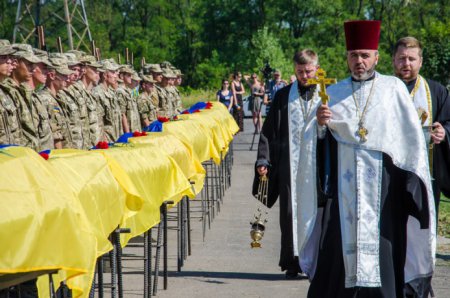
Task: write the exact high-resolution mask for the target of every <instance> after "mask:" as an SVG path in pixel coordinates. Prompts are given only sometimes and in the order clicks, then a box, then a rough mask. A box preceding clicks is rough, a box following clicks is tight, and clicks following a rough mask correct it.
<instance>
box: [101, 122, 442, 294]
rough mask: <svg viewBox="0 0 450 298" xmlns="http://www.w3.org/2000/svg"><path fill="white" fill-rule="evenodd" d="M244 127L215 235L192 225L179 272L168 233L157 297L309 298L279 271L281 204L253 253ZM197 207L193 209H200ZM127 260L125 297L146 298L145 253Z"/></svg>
mask: <svg viewBox="0 0 450 298" xmlns="http://www.w3.org/2000/svg"><path fill="white" fill-rule="evenodd" d="M245 124H246V127H245V128H246V131H245V132H244V133H240V134H238V135H237V136H236V138H235V140H234V166H233V171H232V185H231V188H230V189H229V190H228V191H227V192H226V195H225V197H224V200H223V205H222V206H221V210H220V213H219V214H218V215H217V216H216V217H215V219H214V220H213V222H212V224H211V229H209V230H208V229H207V231H206V237H205V241H203V239H202V232H201V222H200V221H199V220H198V219H193V220H192V229H193V230H192V237H193V239H192V255H190V256H188V258H187V260H186V261H185V264H184V267H183V268H182V270H181V272H177V268H176V233H175V231H173V230H171V231H169V245H170V247H169V270H170V273H169V284H168V289H167V290H163V289H162V286H163V284H162V278H160V279H159V291H158V293H157V296H158V297H186V298H189V297H195V298H200V297H306V294H307V291H308V285H309V283H308V281H306V280H285V278H284V273H282V272H280V269H279V267H278V257H279V249H280V247H279V242H280V231H279V224H278V204H276V205H275V206H274V207H273V208H272V209H270V210H268V214H267V219H268V223H267V224H266V233H265V235H264V238H263V240H262V246H263V247H262V248H260V249H251V248H250V242H251V241H250V221H251V220H252V218H253V215H254V214H255V212H256V209H257V208H258V206H261V205H260V204H259V203H258V202H257V201H256V200H255V199H254V198H253V197H252V196H251V194H250V190H251V181H252V178H253V165H254V161H255V157H256V151H255V150H256V147H257V146H256V145H255V147H254V150H253V151H249V148H250V145H251V140H252V136H253V134H252V130H253V128H252V124H251V121H250V120H249V119H246V123H245ZM256 141H257V140H256ZM193 204H194V206H193V207H194V208H195V204H196V203H195V202H194V203H193ZM197 206H198V205H197ZM195 215H196V214H195V213H194V214H193V216H195ZM154 237H155V236H154ZM133 242H140V239H139V238H138V239H136V240H135V241H133ZM440 242H441V241H440ZM442 245H444V246H445V247H446V246H447V245H448V244H447V243H443V244H442ZM442 245H441V246H442ZM449 249H450V246H449ZM124 254H125V260H124V262H123V263H124V264H123V265H124V288H125V291H124V294H125V297H142V293H143V273H142V272H143V261H142V260H138V259H137V257H138V256H142V254H143V252H142V247H140V245H139V244H138V243H131V244H130V245H129V246H127V247H126V248H125V250H124ZM449 263H450V256H449V253H448V251H447V252H446V253H441V254H439V259H438V264H439V266H437V269H436V274H435V283H434V288H435V289H434V290H435V294H436V297H450V277H449V276H450V270H449V268H450V267H449V265H450V264H449ZM107 278H109V277H108V276H105V280H108V279H107ZM324 286H326V285H324ZM106 297H108V296H106Z"/></svg>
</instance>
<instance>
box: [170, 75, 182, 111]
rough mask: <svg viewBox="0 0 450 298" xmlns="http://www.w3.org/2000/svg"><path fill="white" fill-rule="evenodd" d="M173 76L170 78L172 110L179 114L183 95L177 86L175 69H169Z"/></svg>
mask: <svg viewBox="0 0 450 298" xmlns="http://www.w3.org/2000/svg"><path fill="white" fill-rule="evenodd" d="M168 72H169V73H170V75H171V77H170V78H169V86H168V90H169V92H170V94H171V97H172V111H173V113H174V114H179V113H181V111H182V104H181V97H180V93H179V92H178V90H177V88H176V87H175V81H176V80H177V75H176V74H175V72H173V70H171V69H168Z"/></svg>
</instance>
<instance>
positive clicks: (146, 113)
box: [138, 75, 157, 128]
mask: <svg viewBox="0 0 450 298" xmlns="http://www.w3.org/2000/svg"><path fill="white" fill-rule="evenodd" d="M141 78H142V81H141V91H140V92H139V97H138V108H139V115H140V120H141V124H142V127H144V128H145V127H147V126H149V125H150V123H152V122H153V121H154V120H156V118H157V116H156V107H155V106H154V105H153V103H152V99H151V94H152V92H153V89H154V86H155V80H153V77H151V76H146V75H142V76H141Z"/></svg>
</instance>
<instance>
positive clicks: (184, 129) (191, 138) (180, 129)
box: [163, 115, 220, 162]
mask: <svg viewBox="0 0 450 298" xmlns="http://www.w3.org/2000/svg"><path fill="white" fill-rule="evenodd" d="M189 116H190V115H181V116H180V118H184V117H186V118H188V117H189ZM163 131H164V132H168V133H170V134H172V135H174V136H176V137H177V138H178V139H179V140H180V141H182V142H183V143H184V144H185V145H186V146H188V147H190V148H192V149H191V151H192V152H193V153H194V154H195V156H197V159H198V160H199V161H200V162H204V161H207V160H210V159H211V158H212V159H214V161H216V162H218V161H219V162H220V154H219V152H218V151H217V149H216V147H215V145H214V141H213V132H212V131H209V130H207V129H205V127H204V126H202V125H200V123H198V122H197V121H191V120H187V119H182V120H179V121H171V122H166V123H164V125H163Z"/></svg>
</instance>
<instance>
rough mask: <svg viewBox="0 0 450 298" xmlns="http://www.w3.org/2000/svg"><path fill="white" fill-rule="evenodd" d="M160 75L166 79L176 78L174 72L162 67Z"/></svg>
mask: <svg viewBox="0 0 450 298" xmlns="http://www.w3.org/2000/svg"><path fill="white" fill-rule="evenodd" d="M162 75H163V77H165V78H167V79H176V78H177V76H176V74H174V73H173V72H172V70H170V69H169V68H164V69H163V73H162Z"/></svg>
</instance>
